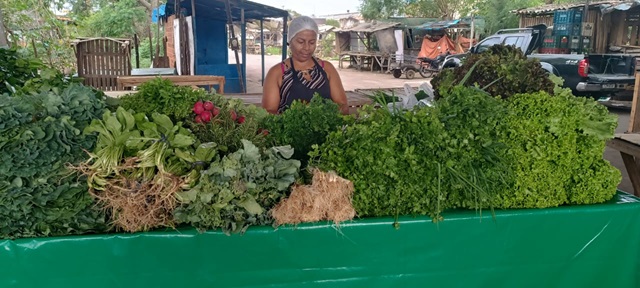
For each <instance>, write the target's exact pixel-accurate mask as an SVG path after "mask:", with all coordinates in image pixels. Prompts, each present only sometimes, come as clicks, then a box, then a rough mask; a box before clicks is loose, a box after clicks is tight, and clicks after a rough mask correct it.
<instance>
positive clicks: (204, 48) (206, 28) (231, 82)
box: [195, 17, 244, 93]
mask: <svg viewBox="0 0 640 288" xmlns="http://www.w3.org/2000/svg"><path fill="white" fill-rule="evenodd" d="M195 37H196V64H195V65H196V72H197V74H198V75H216V76H224V77H225V86H224V91H225V93H240V92H241V88H240V82H239V79H238V70H237V68H236V65H235V64H229V54H228V51H229V50H228V48H227V47H228V46H227V45H228V43H229V42H228V41H229V40H228V38H227V26H226V23H225V22H224V21H220V20H212V19H208V18H204V17H198V18H197V19H196V36H195ZM236 37H237V38H238V41H240V35H236ZM243 71H244V69H243Z"/></svg>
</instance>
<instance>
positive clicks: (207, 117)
mask: <svg viewBox="0 0 640 288" xmlns="http://www.w3.org/2000/svg"><path fill="white" fill-rule="evenodd" d="M200 117H202V121H204V123H209V122H211V112H209V111H204V112H202V114H200Z"/></svg>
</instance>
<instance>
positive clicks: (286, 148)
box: [272, 145, 294, 159]
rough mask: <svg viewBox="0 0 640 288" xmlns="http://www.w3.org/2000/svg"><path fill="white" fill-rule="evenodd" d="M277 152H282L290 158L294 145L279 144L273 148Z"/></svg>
mask: <svg viewBox="0 0 640 288" xmlns="http://www.w3.org/2000/svg"><path fill="white" fill-rule="evenodd" d="M272 149H273V150H274V151H275V152H276V153H278V154H280V156H282V157H283V158H284V159H289V158H291V157H292V156H293V152H294V151H293V147H291V146H290V145H287V146H278V147H273V148H272Z"/></svg>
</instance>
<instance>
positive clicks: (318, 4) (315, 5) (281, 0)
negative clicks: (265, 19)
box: [251, 0, 360, 17]
mask: <svg viewBox="0 0 640 288" xmlns="http://www.w3.org/2000/svg"><path fill="white" fill-rule="evenodd" d="M251 1H252V2H257V3H260V4H265V5H269V6H273V7H276V8H280V9H285V10H286V9H291V10H293V11H296V12H298V13H300V14H302V15H306V16H311V15H315V16H316V17H317V16H322V15H327V14H339V13H347V10H349V11H350V12H356V11H358V10H360V8H359V7H360V0H251Z"/></svg>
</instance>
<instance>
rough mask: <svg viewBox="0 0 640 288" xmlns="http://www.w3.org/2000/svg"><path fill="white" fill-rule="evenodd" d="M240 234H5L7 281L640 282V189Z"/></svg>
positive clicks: (2, 261)
mask: <svg viewBox="0 0 640 288" xmlns="http://www.w3.org/2000/svg"><path fill="white" fill-rule="evenodd" d="M444 216H445V221H444V222H441V223H439V224H434V223H432V222H431V221H430V220H429V219H426V218H403V219H401V223H400V228H399V229H398V230H396V229H394V228H393V227H392V223H393V220H392V219H391V218H383V219H365V220H357V221H353V222H350V223H345V224H343V225H342V226H341V227H340V228H335V227H334V226H332V225H329V224H327V223H316V224H308V225H300V226H298V227H295V228H294V227H284V228H283V227H280V228H279V229H277V230H274V229H273V228H272V227H253V228H250V229H249V230H248V231H247V233H246V234H244V235H232V236H227V235H225V234H223V233H220V232H207V233H203V234H199V233H197V232H196V231H193V230H182V231H167V232H151V233H139V234H112V235H91V236H76V237H60V238H40V239H20V240H16V241H8V240H0V287H64V288H72V287H83V288H85V287H92V288H93V287H110V288H113V287H267V286H268V287H303V286H304V287H536V288H538V287H545V288H547V287H580V288H584V287H599V288H600V287H616V288H621V287H640V277H639V276H640V221H639V216H640V200H639V199H638V198H635V197H632V196H628V195H627V194H623V193H620V194H618V195H617V196H616V198H615V199H614V201H611V202H610V203H607V204H601V205H590V206H572V207H560V208H552V209H540V210H506V211H496V217H495V219H494V218H492V216H491V215H490V213H489V211H483V215H482V217H481V218H480V217H479V215H478V214H477V213H476V212H475V211H454V212H449V213H446V214H445V215H444Z"/></svg>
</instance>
